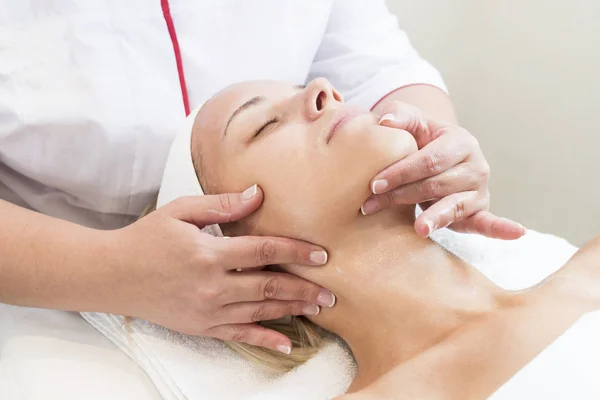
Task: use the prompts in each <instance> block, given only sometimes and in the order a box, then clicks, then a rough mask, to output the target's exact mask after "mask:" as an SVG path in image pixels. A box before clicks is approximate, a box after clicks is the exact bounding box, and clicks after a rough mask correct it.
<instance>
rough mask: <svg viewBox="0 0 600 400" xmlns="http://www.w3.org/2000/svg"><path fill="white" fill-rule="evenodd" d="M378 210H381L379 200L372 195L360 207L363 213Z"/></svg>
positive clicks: (367, 213)
mask: <svg viewBox="0 0 600 400" xmlns="http://www.w3.org/2000/svg"><path fill="white" fill-rule="evenodd" d="M378 210H379V201H378V200H377V199H376V198H374V197H371V198H370V199H368V200H367V201H365V203H364V204H363V205H362V207H361V208H360V212H361V213H362V215H369V214H373V213H374V212H376V211H378Z"/></svg>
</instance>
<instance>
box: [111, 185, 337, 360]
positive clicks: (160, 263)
mask: <svg viewBox="0 0 600 400" xmlns="http://www.w3.org/2000/svg"><path fill="white" fill-rule="evenodd" d="M262 200H263V193H262V191H261V190H260V188H258V187H257V186H253V187H251V188H249V189H248V190H246V191H245V192H244V193H239V194H224V195H218V196H208V195H207V196H199V197H186V198H180V199H178V200H175V201H173V202H172V203H170V204H167V205H166V206H164V207H161V208H159V209H158V210H156V211H155V212H152V213H151V214H149V215H147V216H146V217H144V218H142V219H140V220H139V221H137V222H135V223H133V224H132V225H130V226H128V227H125V228H123V229H120V230H117V231H114V234H113V235H114V236H113V239H112V243H113V245H112V246H113V247H112V248H111V249H112V251H113V253H114V254H117V255H119V257H118V258H117V263H116V264H115V265H114V267H113V269H114V276H115V277H119V279H115V282H114V283H113V284H114V285H117V288H118V290H113V291H112V293H116V294H117V295H116V296H115V298H114V299H113V300H112V307H111V308H112V309H115V311H116V312H118V313H120V314H123V315H129V316H133V317H138V318H142V319H145V320H148V321H152V322H154V323H156V324H159V325H162V326H165V327H167V328H171V329H174V330H177V331H179V332H183V333H186V334H192V335H204V336H212V337H215V338H219V339H224V340H233V341H237V342H245V343H249V344H253V345H256V346H262V347H267V348H270V349H273V350H279V351H282V352H284V353H287V352H289V349H290V348H291V342H290V340H289V339H288V338H287V337H286V336H285V335H283V334H281V333H279V332H276V331H272V330H268V329H266V328H264V327H262V326H260V325H258V324H255V322H257V321H262V320H270V319H276V318H281V317H284V316H286V315H315V314H317V313H318V312H319V311H320V306H324V307H332V306H333V305H334V303H335V297H334V296H333V295H332V294H331V293H330V292H329V291H327V290H325V289H324V288H321V287H319V286H318V285H316V284H314V283H312V282H309V281H306V280H304V279H302V278H299V277H297V276H294V275H291V274H287V273H279V272H267V271H262V270H260V269H257V267H262V266H265V265H271V264H300V265H307V266H318V265H323V264H325V262H326V261H327V253H326V252H325V251H324V250H323V249H322V248H320V247H318V246H315V245H312V244H309V243H305V242H301V241H296V240H291V239H284V238H275V237H250V236H248V237H232V238H222V237H214V236H211V235H209V234H207V233H204V232H201V231H200V228H202V227H204V226H206V225H211V224H216V223H228V222H232V221H236V220H239V219H242V218H244V217H246V216H248V215H249V214H251V213H252V212H254V211H255V210H256V209H257V208H258V207H259V206H260V205H261V203H262ZM238 269H241V270H242V271H241V272H239V271H237V270H238ZM119 280H120V282H119Z"/></svg>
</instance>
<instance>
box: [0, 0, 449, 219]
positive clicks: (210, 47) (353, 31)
mask: <svg viewBox="0 0 600 400" xmlns="http://www.w3.org/2000/svg"><path fill="white" fill-rule="evenodd" d="M170 8H171V14H172V17H173V21H174V25H175V29H176V32H177V37H178V41H179V45H180V48H181V53H182V58H183V67H184V71H185V77H186V82H187V88H188V92H189V100H190V104H191V106H192V108H195V107H197V106H198V105H201V104H202V103H203V102H205V101H206V100H207V99H208V98H210V96H212V95H213V94H214V93H216V92H217V91H218V90H220V89H222V88H223V87H224V86H226V85H228V84H231V83H234V82H237V81H243V80H251V79H274V80H281V81H288V82H291V83H295V84H300V83H304V82H305V81H306V80H308V79H312V78H314V77H318V76H324V77H326V78H328V79H330V80H331V82H332V83H333V84H334V85H335V86H336V87H337V88H338V89H339V90H340V91H341V92H342V94H343V95H344V96H345V97H346V100H347V101H349V102H352V103H356V104H360V105H363V106H364V107H371V106H372V105H374V103H375V102H377V100H379V99H380V98H381V97H383V96H385V95H386V94H387V93H388V92H390V91H392V90H393V89H394V88H397V87H401V86H404V85H408V84H414V83H426V84H432V85H436V86H438V87H441V88H442V89H443V88H444V86H443V85H444V84H443V82H442V80H441V78H440V76H439V74H438V73H437V71H436V70H435V69H433V68H432V67H431V66H430V65H429V64H428V63H427V62H425V61H424V60H422V59H421V58H420V57H419V55H418V54H417V52H416V51H415V50H414V49H413V48H412V46H411V45H410V42H409V41H408V39H407V37H406V35H405V34H404V32H403V31H401V30H400V29H399V28H398V27H397V24H396V18H395V17H394V16H393V15H391V14H390V13H389V12H388V10H387V8H386V6H385V2H384V1H383V0H378V1H363V0H336V1H334V0H289V1H280V0H256V1H244V0H171V1H170ZM0 60H2V62H0V199H6V200H9V201H12V202H15V203H17V204H20V205H26V206H27V207H29V208H32V209H35V210H38V211H41V212H43V213H45V214H48V215H52V216H56V217H59V218H63V219H67V220H70V221H73V222H77V223H80V224H83V225H87V226H92V227H96V228H116V227H120V226H123V225H125V224H127V223H129V222H131V221H132V220H133V219H134V218H135V216H137V215H139V213H140V212H141V211H142V210H143V209H144V208H145V207H146V206H147V205H148V204H149V202H150V201H151V198H152V197H153V196H154V195H156V192H157V191H158V188H159V185H160V180H161V176H162V172H163V168H164V165H165V161H166V158H167V154H168V151H169V147H170V144H171V142H172V141H173V138H174V135H175V132H176V129H177V128H178V127H179V126H180V125H181V123H182V122H183V119H184V118H185V112H184V108H183V101H182V97H181V90H180V84H179V78H178V72H177V66H176V62H175V57H174V52H173V45H172V42H171V39H170V37H169V33H168V30H167V27H166V23H165V20H164V17H163V12H162V9H161V5H160V1H158V0H154V1H148V0H128V1H122V0H89V1H74V0H46V1H35V2H34V1H14V0H0Z"/></svg>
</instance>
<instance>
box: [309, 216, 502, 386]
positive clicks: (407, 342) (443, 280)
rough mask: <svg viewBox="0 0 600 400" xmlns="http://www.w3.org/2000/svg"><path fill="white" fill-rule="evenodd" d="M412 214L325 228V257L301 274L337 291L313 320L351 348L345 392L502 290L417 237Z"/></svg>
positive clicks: (490, 305) (432, 341)
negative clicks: (353, 366) (350, 377)
mask: <svg viewBox="0 0 600 400" xmlns="http://www.w3.org/2000/svg"><path fill="white" fill-rule="evenodd" d="M409 211H410V212H409ZM413 219H414V218H413V214H412V211H411V210H406V209H405V210H404V211H402V212H398V211H397V210H396V211H385V212H380V213H378V214H376V215H373V216H369V217H359V218H357V219H356V220H355V221H354V222H353V223H352V226H350V227H348V226H344V227H339V228H336V229H339V230H340V232H328V236H329V239H330V240H329V241H328V240H327V238H323V239H325V240H322V241H321V242H320V243H328V244H327V245H326V247H327V248H328V249H329V253H330V262H329V263H328V265H327V266H326V267H324V268H322V269H320V270H318V269H317V270H314V269H313V270H311V271H310V273H307V274H305V275H306V277H307V278H308V279H310V280H313V281H315V282H317V283H320V284H322V285H323V286H325V287H327V288H329V289H330V290H331V291H332V292H333V293H335V294H336V296H337V299H338V302H337V304H336V306H335V307H334V308H333V309H331V310H324V312H322V313H321V314H320V315H319V316H318V317H316V318H315V319H314V321H315V322H316V323H317V324H319V325H321V326H323V327H324V328H326V329H328V330H330V331H332V332H334V333H336V334H337V335H339V336H340V337H341V338H342V339H344V340H345V341H346V343H348V345H349V346H350V348H351V350H352V352H353V354H354V356H355V358H356V361H357V365H358V370H357V376H356V378H355V380H354V382H353V384H352V386H351V387H350V390H351V391H356V390H359V389H361V388H362V387H365V386H366V385H368V384H370V383H371V382H373V381H374V380H376V379H377V378H378V377H380V376H382V375H383V374H385V373H386V372H387V371H389V370H390V369H391V368H393V367H394V366H397V365H399V364H401V363H402V362H404V361H407V360H408V359H410V358H412V357H414V356H416V355H417V354H419V353H421V352H423V351H425V350H427V349H429V348H431V347H432V346H435V345H436V344H437V343H439V342H440V341H442V340H444V339H445V338H446V337H448V336H449V335H450V334H451V333H452V332H453V331H454V330H455V329H457V328H458V327H460V326H462V325H463V324H465V323H468V322H471V321H473V320H474V319H476V318H478V317H480V316H482V315H484V314H487V313H489V312H491V311H493V310H495V309H496V308H497V307H498V305H499V304H500V302H501V301H502V300H503V299H504V298H506V297H507V296H508V294H507V293H506V292H504V291H503V290H501V289H500V288H498V287H497V286H495V285H494V284H493V283H492V282H491V281H489V280H488V279H487V278H485V277H484V276H483V275H482V274H481V273H479V271H477V270H476V269H475V268H473V267H472V266H470V265H468V264H467V263H465V262H463V261H462V260H460V259H458V258H457V257H455V256H453V255H452V254H450V253H448V252H447V251H446V250H444V249H443V248H441V247H440V246H439V245H438V244H436V243H435V242H433V241H431V240H429V239H421V238H419V237H418V236H417V235H416V234H415V232H414V229H413ZM342 231H343V232H342ZM313 271H314V272H313Z"/></svg>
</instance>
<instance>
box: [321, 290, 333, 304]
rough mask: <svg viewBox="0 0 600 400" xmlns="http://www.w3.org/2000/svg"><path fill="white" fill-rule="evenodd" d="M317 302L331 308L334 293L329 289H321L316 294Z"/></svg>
mask: <svg viewBox="0 0 600 400" xmlns="http://www.w3.org/2000/svg"><path fill="white" fill-rule="evenodd" d="M317 304H319V305H321V306H323V307H329V308H331V307H333V306H334V305H335V295H334V294H333V293H331V292H330V291H329V290H323V291H321V293H319V295H318V296H317Z"/></svg>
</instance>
